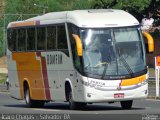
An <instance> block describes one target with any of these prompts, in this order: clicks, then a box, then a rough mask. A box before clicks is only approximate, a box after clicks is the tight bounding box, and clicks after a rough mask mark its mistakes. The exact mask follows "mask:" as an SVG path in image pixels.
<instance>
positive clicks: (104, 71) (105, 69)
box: [101, 64, 108, 79]
mask: <svg viewBox="0 0 160 120" xmlns="http://www.w3.org/2000/svg"><path fill="white" fill-rule="evenodd" d="M107 68H108V64H105V67H104V70H103V73H102V77H101V79H104V76H105V75H106V71H107Z"/></svg>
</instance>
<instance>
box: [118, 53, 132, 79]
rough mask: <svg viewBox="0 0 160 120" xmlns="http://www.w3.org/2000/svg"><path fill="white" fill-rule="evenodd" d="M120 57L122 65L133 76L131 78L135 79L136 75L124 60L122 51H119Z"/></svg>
mask: <svg viewBox="0 0 160 120" xmlns="http://www.w3.org/2000/svg"><path fill="white" fill-rule="evenodd" d="M118 55H119V58H120V59H119V60H121V61H122V63H123V64H124V67H125V68H126V70H127V71H128V73H129V74H130V75H131V77H134V73H133V71H132V69H131V67H130V66H129V64H128V63H127V61H126V60H125V59H124V58H123V56H122V55H120V50H119V51H118Z"/></svg>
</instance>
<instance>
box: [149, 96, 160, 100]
mask: <svg viewBox="0 0 160 120" xmlns="http://www.w3.org/2000/svg"><path fill="white" fill-rule="evenodd" d="M147 99H155V100H160V97H156V96H148V97H147Z"/></svg>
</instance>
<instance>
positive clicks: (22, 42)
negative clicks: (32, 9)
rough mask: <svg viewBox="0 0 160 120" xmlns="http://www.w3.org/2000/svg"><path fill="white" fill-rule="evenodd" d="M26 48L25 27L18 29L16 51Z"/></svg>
mask: <svg viewBox="0 0 160 120" xmlns="http://www.w3.org/2000/svg"><path fill="white" fill-rule="evenodd" d="M25 50H26V31H25V29H19V30H18V51H25Z"/></svg>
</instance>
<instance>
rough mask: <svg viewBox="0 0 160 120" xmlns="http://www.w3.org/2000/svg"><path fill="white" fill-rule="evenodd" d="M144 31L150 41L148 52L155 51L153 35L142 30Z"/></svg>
mask: <svg viewBox="0 0 160 120" xmlns="http://www.w3.org/2000/svg"><path fill="white" fill-rule="evenodd" d="M142 33H143V36H144V37H145V38H146V39H147V42H148V52H149V53H151V52H154V40H153V38H152V36H151V35H150V34H149V33H147V32H142Z"/></svg>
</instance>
